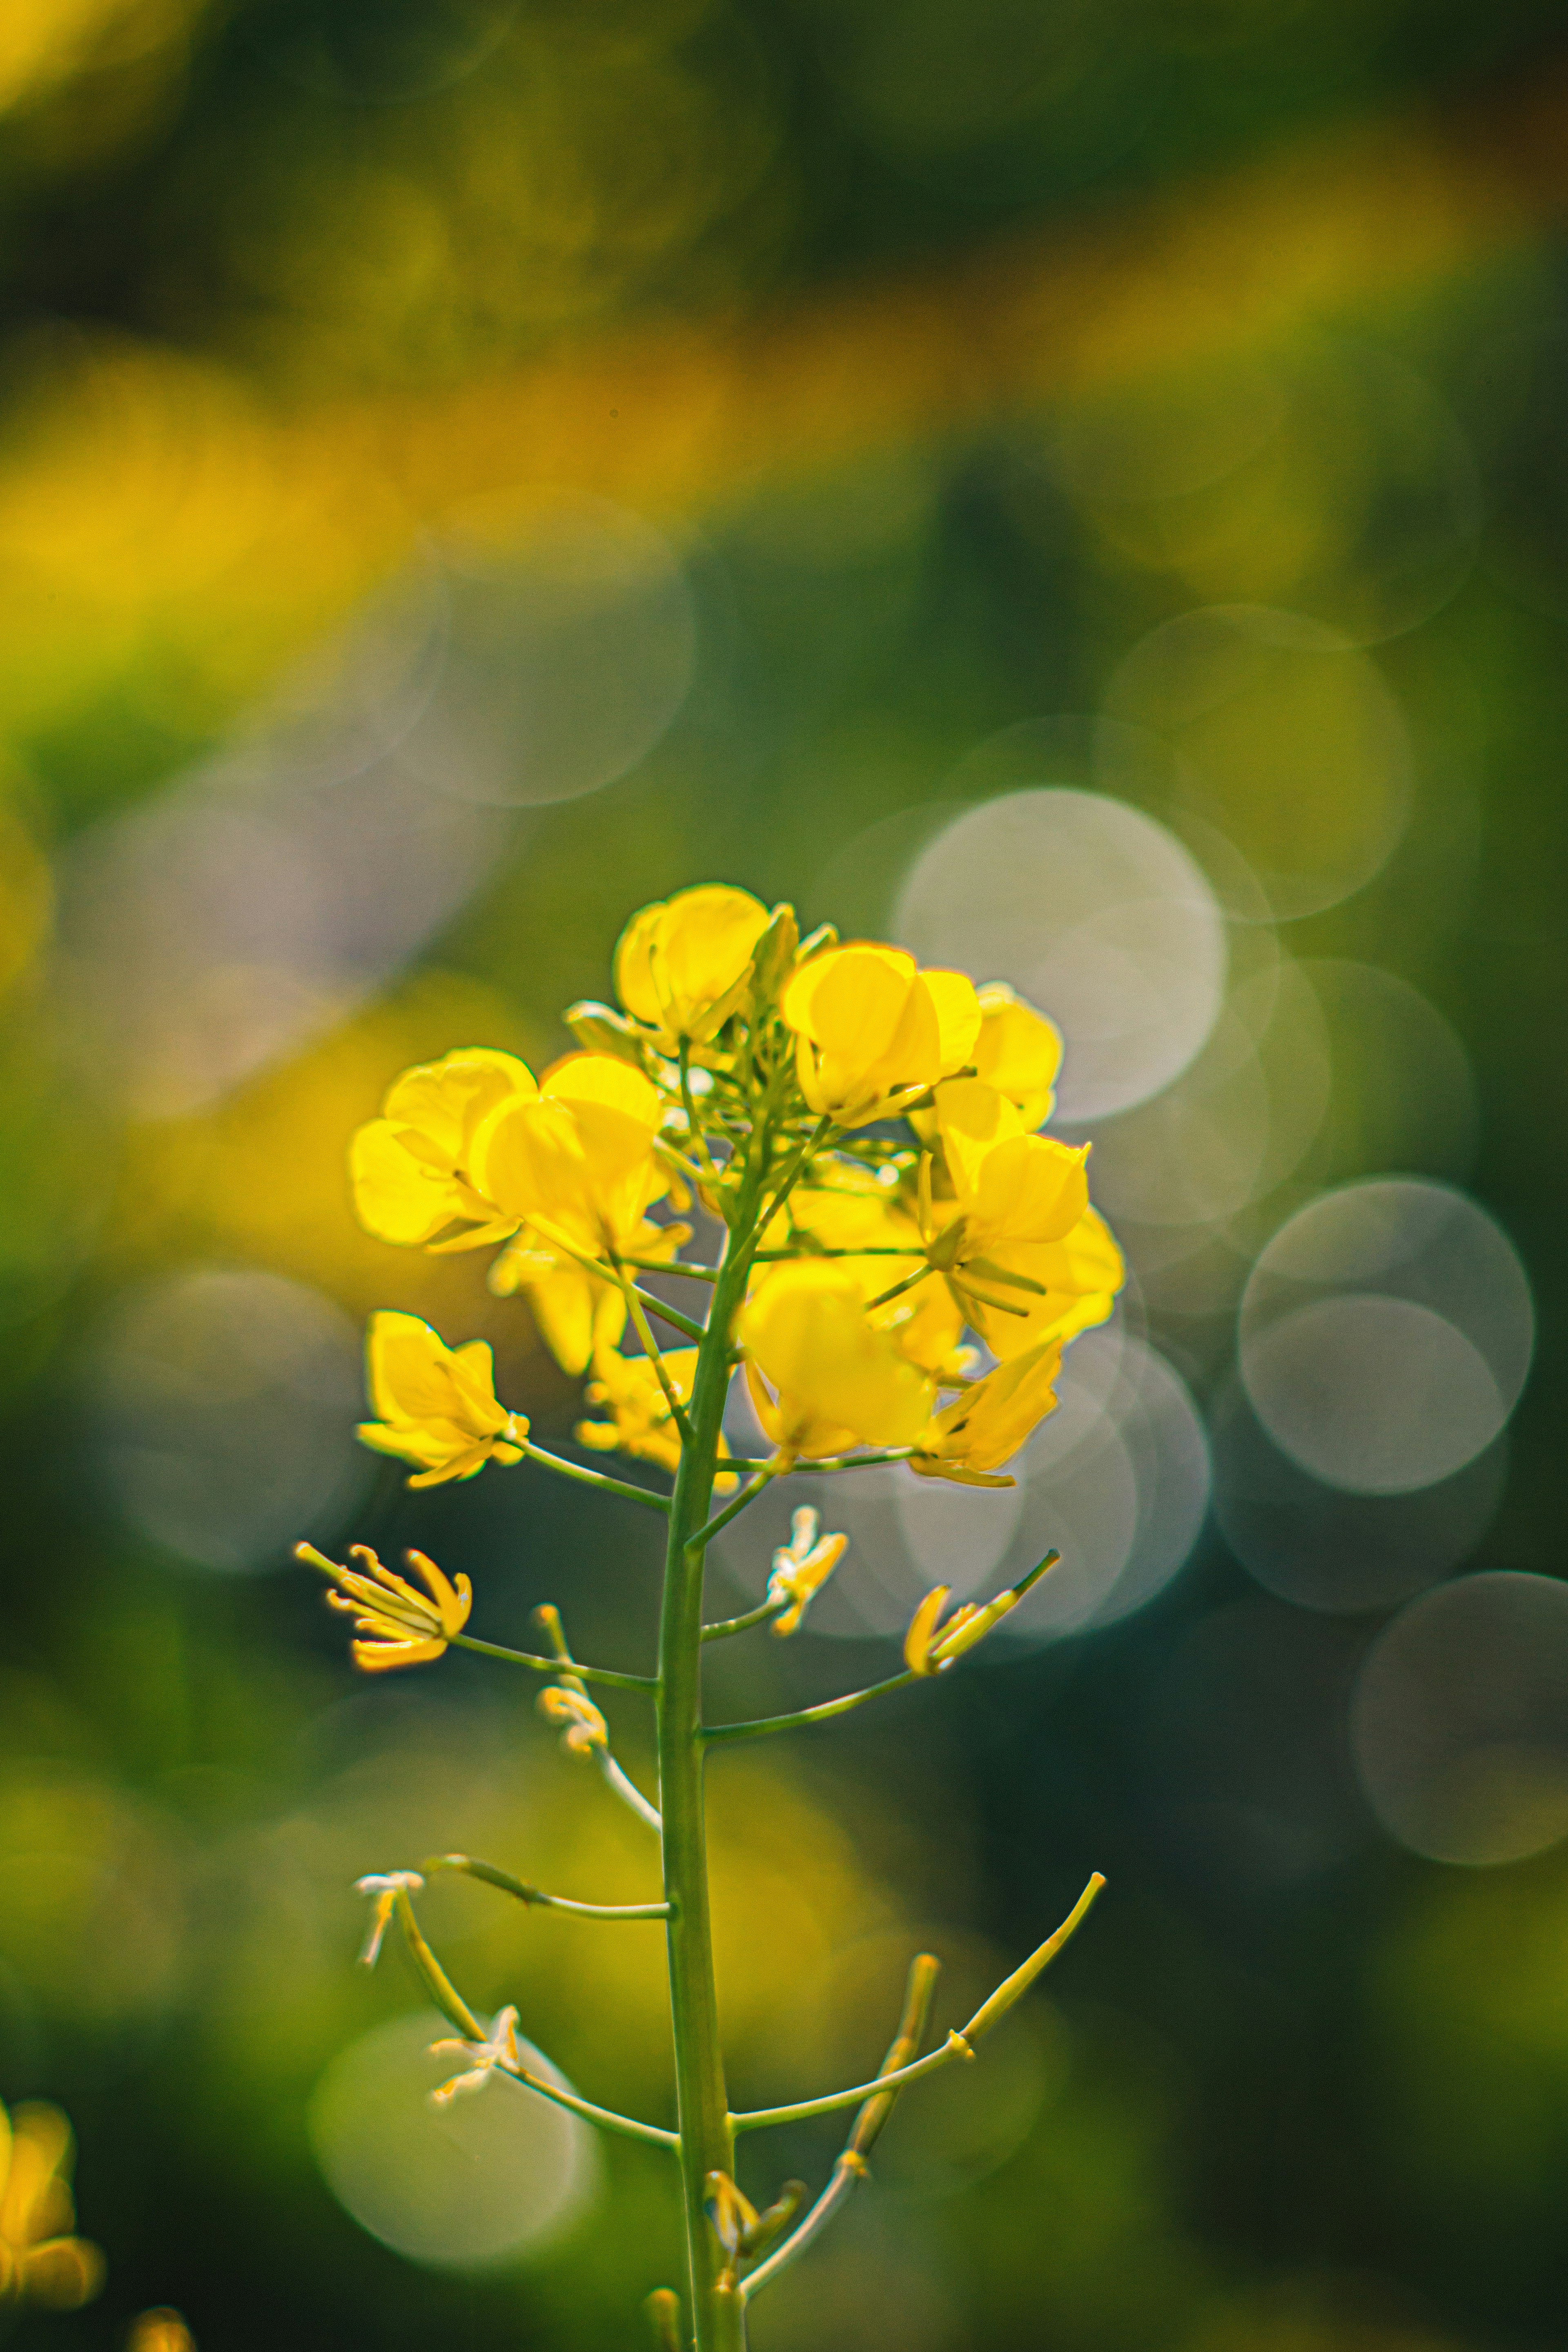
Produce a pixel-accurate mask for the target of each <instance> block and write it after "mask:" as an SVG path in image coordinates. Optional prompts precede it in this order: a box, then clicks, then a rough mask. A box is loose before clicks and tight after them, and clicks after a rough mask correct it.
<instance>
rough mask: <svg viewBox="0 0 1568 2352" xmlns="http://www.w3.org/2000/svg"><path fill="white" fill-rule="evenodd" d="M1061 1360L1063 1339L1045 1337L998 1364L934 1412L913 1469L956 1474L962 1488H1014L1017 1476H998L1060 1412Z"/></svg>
mask: <svg viewBox="0 0 1568 2352" xmlns="http://www.w3.org/2000/svg"><path fill="white" fill-rule="evenodd" d="M1061 1361H1062V1343H1061V1341H1060V1339H1041V1340H1039V1341H1037V1344H1036V1345H1035V1346H1034V1347H1033V1348H1031V1349H1029V1350H1028V1351H1027V1353H1026V1354H1025V1355H1022V1356H1015V1357H1014V1358H1013V1359H1012V1360H1011V1362H1007V1363H1001V1364H998V1365H997V1366H996V1367H995V1369H994V1370H993V1371H989V1372H987V1373H986V1375H985V1377H984V1380H982V1381H975V1382H974V1384H973V1387H972V1388H967V1389H965V1390H964V1391H963V1394H962V1395H961V1396H960V1397H959V1398H958V1400H957V1402H955V1403H953V1404H950V1405H947V1406H944V1408H943V1409H942V1412H939V1413H935V1414H933V1415H932V1417H931V1421H930V1423H928V1424H927V1426H926V1428H925V1429H924V1431H923V1432H922V1433H921V1437H920V1439H919V1441H918V1443H917V1444H916V1447H915V1451H914V1452H913V1454H911V1455H910V1469H911V1470H914V1471H917V1472H918V1473H919V1474H920V1475H921V1477H922V1478H951V1479H952V1480H953V1481H954V1483H955V1484H956V1485H958V1486H1013V1485H1014V1484H1015V1481H1014V1480H1013V1479H1012V1478H1010V1477H998V1476H996V1475H994V1473H995V1471H996V1468H997V1465H998V1464H1000V1463H1003V1462H1007V1461H1010V1460H1011V1458H1012V1456H1013V1455H1014V1454H1016V1452H1017V1451H1018V1448H1019V1446H1020V1445H1022V1444H1023V1443H1024V1441H1025V1439H1026V1437H1027V1436H1028V1435H1029V1433H1030V1432H1031V1431H1032V1430H1033V1429H1035V1428H1037V1426H1038V1424H1039V1423H1041V1422H1042V1421H1044V1419H1045V1417H1046V1415H1047V1413H1048V1412H1055V1410H1056V1402H1057V1392H1056V1386H1055V1382H1056V1379H1057V1375H1058V1372H1059V1371H1060V1370H1061Z"/></svg>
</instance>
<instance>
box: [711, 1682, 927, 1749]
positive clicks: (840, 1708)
mask: <svg viewBox="0 0 1568 2352" xmlns="http://www.w3.org/2000/svg"><path fill="white" fill-rule="evenodd" d="M933 1679H934V1677H933V1676H932V1675H916V1674H910V1673H908V1672H906V1673H904V1674H901V1675H889V1677H888V1679H887V1681H886V1682H885V1683H871V1684H868V1686H867V1687H866V1689H865V1690H858V1691H850V1692H849V1693H848V1694H847V1696H845V1697H843V1698H825V1699H824V1700H823V1701H822V1703H821V1705H820V1706H803V1707H799V1708H797V1709H796V1710H795V1713H794V1714H792V1715H759V1716H755V1717H752V1721H751V1722H750V1723H715V1724H712V1725H710V1727H709V1728H708V1729H707V1730H706V1731H705V1732H704V1733H703V1735H702V1737H703V1738H704V1739H705V1740H706V1741H707V1742H708V1744H709V1746H710V1747H717V1746H718V1744H719V1743H720V1741H721V1740H727V1739H761V1738H763V1736H764V1735H765V1734H766V1733H768V1732H770V1731H798V1730H799V1729H801V1728H802V1727H803V1726H804V1725H805V1724H808V1723H830V1722H831V1721H832V1719H833V1717H835V1716H836V1715H847V1714H848V1713H849V1711H850V1709H851V1708H852V1707H857V1706H865V1704H866V1702H867V1700H868V1699H872V1698H886V1697H887V1696H888V1695H889V1692H890V1691H898V1690H907V1689H908V1688H909V1686H910V1684H911V1683H918V1682H931V1681H932V1680H933Z"/></svg>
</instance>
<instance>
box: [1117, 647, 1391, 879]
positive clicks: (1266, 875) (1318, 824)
mask: <svg viewBox="0 0 1568 2352" xmlns="http://www.w3.org/2000/svg"><path fill="white" fill-rule="evenodd" d="M1107 708H1108V710H1109V711H1110V715H1111V716H1112V717H1114V718H1116V719H1121V720H1123V721H1125V722H1127V723H1128V724H1130V725H1133V726H1139V727H1144V728H1147V729H1149V730H1152V732H1154V733H1156V734H1158V735H1160V736H1162V737H1163V739H1164V740H1165V742H1166V743H1167V744H1168V745H1169V746H1170V747H1171V749H1172V750H1173V751H1175V752H1176V753H1177V754H1178V755H1179V756H1180V758H1181V760H1182V761H1183V762H1184V781H1183V785H1182V792H1181V796H1182V799H1183V802H1184V804H1185V805H1186V806H1188V807H1190V808H1191V809H1192V810H1193V812H1194V814H1196V815H1198V816H1200V817H1202V818H1204V819H1205V820H1206V821H1207V822H1208V823H1209V824H1213V825H1215V827H1216V828H1217V829H1218V830H1219V832H1221V833H1222V834H1223V835H1225V837H1226V840H1228V841H1230V842H1231V843H1233V844H1234V845H1235V847H1236V848H1237V851H1238V852H1239V853H1240V855H1241V856H1243V857H1244V858H1245V859H1246V860H1247V864H1248V865H1249V866H1251V867H1252V869H1253V871H1254V872H1255V873H1256V874H1257V876H1258V879H1259V880H1260V881H1261V883H1262V884H1263V887H1264V889H1265V890H1266V891H1267V893H1268V899H1269V903H1270V905H1271V906H1272V907H1273V908H1274V911H1275V913H1276V915H1277V916H1279V917H1280V918H1282V919H1284V918H1293V917H1296V916H1300V915H1314V914H1319V913H1321V911H1322V909H1323V908H1325V907H1332V906H1336V905H1337V904H1338V903H1339V901H1340V900H1341V899H1342V898H1349V896H1350V895H1351V893H1352V891H1355V890H1359V889H1361V888H1362V887H1363V886H1364V885H1365V884H1366V883H1368V882H1370V881H1371V880H1372V878H1373V875H1374V874H1376V873H1377V872H1379V870H1380V869H1381V868H1382V867H1383V866H1384V865H1385V864H1386V862H1387V860H1388V858H1389V856H1391V855H1392V853H1393V851H1394V847H1395V845H1396V844H1397V843H1398V841H1399V839H1400V836H1401V835H1402V834H1403V833H1404V830H1405V821H1406V818H1407V816H1408V814H1409V807H1410V750H1409V743H1408V739H1407V735H1406V730H1405V721H1404V719H1403V717H1402V715H1401V713H1400V710H1399V708H1398V705H1397V704H1396V703H1395V701H1394V697H1393V695H1392V694H1391V693H1390V691H1389V689H1388V688H1387V686H1386V685H1385V684H1384V680H1383V678H1382V677H1381V676H1380V674H1379V672H1378V671H1377V669H1376V667H1375V666H1374V665H1373V662H1372V661H1371V660H1369V658H1368V657H1367V656H1366V655H1365V654H1363V653H1360V652H1358V651H1357V650H1356V649H1355V648H1354V647H1353V646H1352V645H1351V644H1350V642H1349V641H1348V640H1347V639H1346V638H1345V637H1343V636H1342V635H1339V634H1338V633H1337V632H1336V631H1334V630H1332V629H1330V628H1327V627H1325V626H1323V625H1322V624H1321V623H1320V622H1317V621H1311V620H1308V619H1306V618H1305V617H1304V616H1303V615H1302V614H1298V613H1281V612H1275V611H1273V610H1271V609H1270V608H1268V607H1266V606H1262V605H1251V604H1215V605H1209V606H1206V607H1205V608H1204V609H1203V610H1202V611H1200V612H1195V613H1184V614H1182V615H1181V616H1180V617H1179V618H1178V619H1176V620H1173V621H1167V622H1164V623H1163V624H1162V625H1161V626H1160V627H1159V628H1157V629H1155V630H1154V631H1153V632H1152V634H1151V635H1149V636H1147V637H1145V638H1144V639H1143V640H1142V643H1141V644H1139V645H1137V646H1134V647H1133V649H1132V651H1131V653H1130V654H1129V655H1128V656H1127V658H1126V660H1125V661H1124V662H1123V663H1122V665H1121V668H1120V669H1119V670H1118V672H1117V674H1116V677H1115V678H1114V679H1113V680H1112V682H1111V687H1110V693H1109V696H1108V698H1107Z"/></svg>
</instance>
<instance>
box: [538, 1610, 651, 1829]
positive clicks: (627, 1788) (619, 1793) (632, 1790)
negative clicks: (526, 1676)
mask: <svg viewBox="0 0 1568 2352" xmlns="http://www.w3.org/2000/svg"><path fill="white" fill-rule="evenodd" d="M533 1622H534V1623H535V1624H536V1625H537V1626H538V1627H539V1629H540V1631H541V1632H542V1634H543V1635H544V1638H545V1640H546V1641H547V1642H548V1643H549V1644H550V1646H551V1648H552V1651H553V1652H554V1654H555V1655H556V1657H557V1658H558V1659H559V1661H560V1663H561V1665H562V1667H563V1674H562V1677H561V1678H562V1681H563V1683H574V1684H575V1685H576V1687H577V1688H578V1689H579V1690H582V1689H583V1670H582V1668H581V1667H580V1666H579V1665H578V1664H577V1661H576V1659H575V1658H574V1656H573V1655H572V1647H571V1644H570V1643H569V1642H568V1641H567V1639H566V1628H565V1626H564V1625H563V1623H562V1622H561V1612H560V1610H559V1609H557V1607H556V1606H555V1603H554V1601H541V1602H540V1605H539V1607H538V1608H537V1609H536V1610H535V1611H534V1612H533ZM584 1696H585V1694H584ZM601 1719H602V1718H601ZM590 1752H591V1754H592V1756H593V1759H594V1761H595V1765H596V1766H597V1767H598V1770H599V1775H600V1778H601V1779H602V1780H603V1781H604V1783H605V1787H606V1788H607V1789H608V1790H609V1791H610V1794H611V1795H612V1796H613V1797H618V1798H619V1799H620V1801H621V1802H622V1804H623V1805H625V1806H626V1807H627V1808H628V1810H629V1811H632V1812H634V1813H636V1815H637V1819H638V1821H640V1822H645V1823H646V1824H647V1827H648V1828H649V1829H651V1830H652V1831H653V1832H654V1833H655V1835H656V1836H657V1835H658V1832H660V1831H661V1830H662V1829H663V1827H664V1824H663V1822H661V1821H660V1820H659V1817H658V1809H657V1807H655V1806H653V1805H650V1804H649V1803H648V1801H647V1798H646V1797H645V1796H644V1795H643V1792H642V1790H640V1789H639V1788H638V1787H637V1782H636V1781H635V1780H632V1779H631V1778H630V1777H629V1775H628V1774H626V1772H624V1771H623V1770H622V1769H621V1768H620V1766H619V1765H618V1764H617V1763H616V1759H615V1758H614V1756H613V1755H612V1754H611V1753H610V1747H609V1741H608V1739H607V1738H605V1740H603V1741H600V1740H595V1743H594V1746H593V1748H592V1749H591V1751H590Z"/></svg>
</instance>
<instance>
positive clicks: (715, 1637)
mask: <svg viewBox="0 0 1568 2352" xmlns="http://www.w3.org/2000/svg"><path fill="white" fill-rule="evenodd" d="M793 1606H794V1603H793V1602H792V1601H791V1600H790V1597H789V1595H788V1593H787V1592H786V1593H782V1594H781V1595H780V1597H779V1598H778V1600H776V1601H761V1602H759V1603H758V1605H757V1607H756V1608H755V1609H748V1610H747V1611H746V1613H745V1615H744V1616H743V1617H721V1619H720V1620H719V1621H718V1622H717V1623H716V1624H712V1625H704V1627H703V1628H702V1639H703V1640H704V1641H705V1642H727V1641H728V1640H729V1638H730V1636H731V1633H750V1632H751V1630H752V1626H753V1625H765V1624H766V1623H767V1622H768V1620H769V1618H770V1617H782V1616H783V1615H784V1611H785V1610H786V1609H789V1608H792V1607H793Z"/></svg>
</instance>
